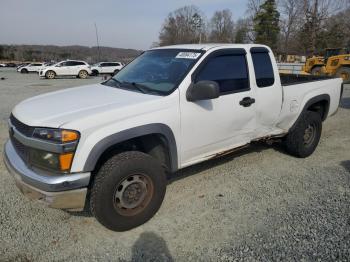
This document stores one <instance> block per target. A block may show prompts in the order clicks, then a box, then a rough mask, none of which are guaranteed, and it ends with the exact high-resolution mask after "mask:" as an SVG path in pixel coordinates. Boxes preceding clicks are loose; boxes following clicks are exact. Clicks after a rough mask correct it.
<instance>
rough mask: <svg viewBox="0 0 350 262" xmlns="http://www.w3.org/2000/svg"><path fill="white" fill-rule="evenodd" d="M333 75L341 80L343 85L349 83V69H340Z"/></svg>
mask: <svg viewBox="0 0 350 262" xmlns="http://www.w3.org/2000/svg"><path fill="white" fill-rule="evenodd" d="M335 75H336V76H337V77H340V78H342V79H343V82H344V83H348V82H349V81H350V67H340V68H339V69H338V70H337V73H336V74H335Z"/></svg>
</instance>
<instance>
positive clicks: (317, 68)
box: [311, 66, 322, 76]
mask: <svg viewBox="0 0 350 262" xmlns="http://www.w3.org/2000/svg"><path fill="white" fill-rule="evenodd" d="M311 74H312V75H314V76H320V75H322V67H320V66H315V67H314V68H312V69H311Z"/></svg>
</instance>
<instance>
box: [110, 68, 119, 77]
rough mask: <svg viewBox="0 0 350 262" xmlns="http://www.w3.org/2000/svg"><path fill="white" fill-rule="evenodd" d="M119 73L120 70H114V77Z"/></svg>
mask: <svg viewBox="0 0 350 262" xmlns="http://www.w3.org/2000/svg"><path fill="white" fill-rule="evenodd" d="M119 71H120V70H119V69H116V70H114V72H113V74H112V76H114V75H116V74H118V72H119Z"/></svg>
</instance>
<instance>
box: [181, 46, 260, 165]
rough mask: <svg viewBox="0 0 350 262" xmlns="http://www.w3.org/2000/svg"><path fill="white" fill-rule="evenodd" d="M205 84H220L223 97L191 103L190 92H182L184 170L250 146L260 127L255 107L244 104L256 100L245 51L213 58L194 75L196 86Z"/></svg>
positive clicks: (216, 54)
mask: <svg viewBox="0 0 350 262" xmlns="http://www.w3.org/2000/svg"><path fill="white" fill-rule="evenodd" d="M201 80H210V81H215V82H217V83H218V84H219V88H220V97H219V98H216V99H211V100H202V101H195V102H189V101H187V99H186V94H185V93H186V91H187V90H186V89H184V88H183V89H182V91H180V92H181V100H180V110H181V133H182V143H181V145H182V146H181V151H182V154H181V163H182V166H183V167H184V166H188V165H191V164H194V163H196V162H200V161H203V160H205V159H209V158H212V157H215V156H216V155H217V154H220V153H222V152H224V151H226V150H230V149H232V148H235V147H238V146H241V145H245V144H247V143H249V142H250V141H251V138H252V136H253V134H254V129H255V126H256V123H255V104H254V103H251V104H250V105H248V106H247V105H245V106H243V105H242V102H241V101H242V100H243V99H245V98H254V92H253V90H252V89H251V88H250V84H249V73H248V66H247V59H246V52H245V50H244V49H224V50H219V51H216V52H215V51H214V52H213V53H212V54H209V55H208V57H207V58H206V59H205V60H204V61H203V62H202V64H201V65H199V67H198V68H197V70H196V71H195V72H194V74H193V75H192V83H196V82H198V81H201Z"/></svg>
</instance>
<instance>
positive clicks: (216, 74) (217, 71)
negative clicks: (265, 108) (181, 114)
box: [196, 54, 249, 94]
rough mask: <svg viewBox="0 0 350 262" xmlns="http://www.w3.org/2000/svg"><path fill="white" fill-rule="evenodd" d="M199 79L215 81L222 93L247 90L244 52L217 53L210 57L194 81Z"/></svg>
mask: <svg viewBox="0 0 350 262" xmlns="http://www.w3.org/2000/svg"><path fill="white" fill-rule="evenodd" d="M201 80H210V81H215V82H217V83H218V84H219V87H220V93H222V94H225V93H233V92H240V91H245V90H249V78H248V69H247V61H246V56H245V54H229V55H219V56H216V57H213V58H210V60H209V61H208V62H207V63H206V64H205V66H204V67H203V69H202V70H201V71H200V73H199V74H198V75H197V77H196V82H198V81H201Z"/></svg>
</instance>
